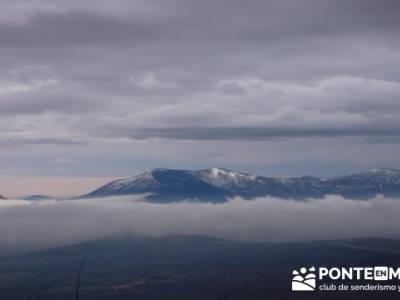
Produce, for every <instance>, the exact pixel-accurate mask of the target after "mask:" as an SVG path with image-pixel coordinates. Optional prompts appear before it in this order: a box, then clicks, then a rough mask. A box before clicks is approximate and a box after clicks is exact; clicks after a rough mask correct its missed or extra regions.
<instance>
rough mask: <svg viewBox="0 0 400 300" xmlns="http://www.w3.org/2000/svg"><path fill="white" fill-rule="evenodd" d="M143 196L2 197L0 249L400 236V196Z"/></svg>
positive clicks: (1, 250) (0, 206)
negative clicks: (156, 200) (221, 199)
mask: <svg viewBox="0 0 400 300" xmlns="http://www.w3.org/2000/svg"><path fill="white" fill-rule="evenodd" d="M140 200H141V199H140V197H133V196H130V197H111V198H101V199H89V200H88V199H85V200H70V201H48V200H47V201H34V202H33V201H22V200H1V201H0V237H1V238H0V253H5V252H9V251H10V250H21V249H24V250H27V249H40V248H47V247H53V246H59V245H65V244H72V243H77V242H81V241H88V240H95V239H100V238H105V237H110V236H126V235H155V236H157V235H167V234H199V235H208V236H213V237H219V238H225V239H232V240H251V241H274V242H278V241H303V240H319V239H342V238H358V237H370V236H376V237H398V236H399V235H398V228H400V218H399V215H400V199H389V198H383V197H376V198H373V199H370V200H368V201H354V200H346V199H343V198H341V197H337V196H330V197H326V198H324V199H319V200H309V201H306V202H296V201H288V200H282V199H277V198H258V199H255V200H252V201H247V200H243V199H240V198H235V199H232V200H231V201H229V202H227V203H225V204H209V203H189V202H185V203H174V204H153V203H145V202H140Z"/></svg>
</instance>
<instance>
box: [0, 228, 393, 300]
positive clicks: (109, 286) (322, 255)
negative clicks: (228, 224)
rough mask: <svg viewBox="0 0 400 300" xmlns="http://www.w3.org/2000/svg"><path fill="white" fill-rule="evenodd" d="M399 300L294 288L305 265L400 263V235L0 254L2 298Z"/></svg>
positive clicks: (164, 241)
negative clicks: (76, 288) (76, 293)
mask: <svg viewBox="0 0 400 300" xmlns="http://www.w3.org/2000/svg"><path fill="white" fill-rule="evenodd" d="M82 258H85V266H84V269H83V272H82V276H81V297H80V299H81V300H84V299H98V300H102V299H107V300H109V299H115V300H122V299H126V300H127V299H129V300H131V299H138V300H140V299H154V300H158V299H160V300H161V299H193V300H194V299H204V300H207V299H210V300H211V299H378V298H379V299H392V298H393V299H394V297H397V296H398V294H397V292H396V294H395V295H393V294H391V293H389V292H383V293H382V292H381V293H379V294H376V293H373V292H371V293H368V294H367V295H364V294H360V293H353V294H349V295H346V294H344V295H342V296H341V297H340V298H339V297H337V296H334V294H329V293H328V294H326V293H325V294H321V293H319V292H312V293H306V294H304V293H303V294H302V293H300V294H293V292H291V291H290V284H291V282H290V281H291V277H292V270H293V269H294V268H299V267H301V266H312V265H314V266H350V265H351V266H376V265H378V266H379V265H380V266H387V265H388V266H398V265H400V241H398V240H386V239H360V240H339V241H317V242H308V243H285V244H270V243H247V242H246V243H245V242H234V241H226V240H220V239H214V238H209V237H204V236H167V237H159V238H146V237H136V238H129V239H107V240H101V241H94V242H86V243H81V244H77V245H72V246H67V247H61V248H56V249H50V250H46V251H40V252H35V253H31V254H27V255H24V256H18V257H11V258H10V257H8V258H2V259H1V260H0V299H7V300H16V299H27V298H26V297H27V295H29V294H30V293H33V292H34V291H37V290H38V289H42V292H41V293H40V298H38V295H37V296H36V298H32V299H42V300H50V299H60V300H63V299H75V298H74V297H75V296H74V285H75V277H76V273H77V269H78V267H79V264H80V261H81V259H82Z"/></svg>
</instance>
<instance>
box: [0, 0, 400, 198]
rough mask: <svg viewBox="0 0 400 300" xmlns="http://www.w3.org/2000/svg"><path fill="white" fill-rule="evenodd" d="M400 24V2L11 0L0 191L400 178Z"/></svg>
mask: <svg viewBox="0 0 400 300" xmlns="http://www.w3.org/2000/svg"><path fill="white" fill-rule="evenodd" d="M399 28H400V2H399V1H398V0H385V1H379V0H352V1H348V0H326V1H320V0H280V1H269V0H248V1H239V0H201V1H200V0H168V1H165V0H129V1H127V0H114V1H97V0H79V1H78V0H68V1H67V0H58V1H50V0H48V1H46V0H2V1H1V2H0V194H3V195H5V196H10V197H12V196H17V195H21V194H22V195H28V194H32V193H35V194H37V193H39V192H40V194H49V193H50V194H52V195H75V194H79V193H85V192H88V191H90V190H91V189H92V188H94V186H96V185H97V184H100V183H104V182H106V181H107V180H109V179H110V178H117V177H126V176H133V175H136V174H138V173H140V172H143V171H145V170H148V169H152V168H155V167H167V168H177V169H203V168H209V167H214V166H215V167H224V168H228V169H234V170H238V171H246V172H251V173H257V174H262V175H270V176H293V175H317V176H336V175H343V174H348V173H352V172H357V171H361V170H366V169H371V168H377V167H391V168H399V167H400V165H399V153H400V51H399V46H400V35H399Z"/></svg>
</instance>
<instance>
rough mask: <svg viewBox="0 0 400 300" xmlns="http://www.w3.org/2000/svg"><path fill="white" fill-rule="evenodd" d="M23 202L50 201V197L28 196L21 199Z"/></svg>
mask: <svg viewBox="0 0 400 300" xmlns="http://www.w3.org/2000/svg"><path fill="white" fill-rule="evenodd" d="M22 199H23V200H30V201H35V200H50V199H52V197H50V196H46V195H30V196H26V197H23V198H22Z"/></svg>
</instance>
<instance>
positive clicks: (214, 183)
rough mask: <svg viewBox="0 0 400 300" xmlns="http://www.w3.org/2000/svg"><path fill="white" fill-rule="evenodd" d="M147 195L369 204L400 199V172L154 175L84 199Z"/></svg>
mask: <svg viewBox="0 0 400 300" xmlns="http://www.w3.org/2000/svg"><path fill="white" fill-rule="evenodd" d="M134 194H147V199H148V200H150V201H157V202H173V201H180V200H184V199H191V200H195V201H196V200H197V201H211V202H223V201H226V200H227V199H228V198H230V197H235V196H240V197H243V198H245V199H253V198H256V197H262V196H272V197H279V198H284V199H289V198H291V199H297V200H301V199H305V198H320V197H323V196H326V195H330V194H332V195H341V196H344V197H346V198H352V199H365V198H368V197H373V196H376V195H378V194H382V195H385V196H400V170H396V169H374V170H370V171H368V172H363V173H358V174H353V175H349V176H342V177H334V178H321V177H309V176H303V177H288V178H281V177H265V176H259V175H252V174H247V173H239V172H234V171H231V170H227V169H220V168H212V169H207V170H199V171H193V170H171V169H161V168H158V169H154V170H152V171H150V172H146V173H143V174H140V175H138V176H135V177H132V178H125V179H118V180H115V181H112V182H110V183H108V184H106V185H104V186H102V187H100V188H98V189H97V190H95V191H93V192H91V193H89V194H87V195H85V196H84V197H104V196H115V195H134Z"/></svg>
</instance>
